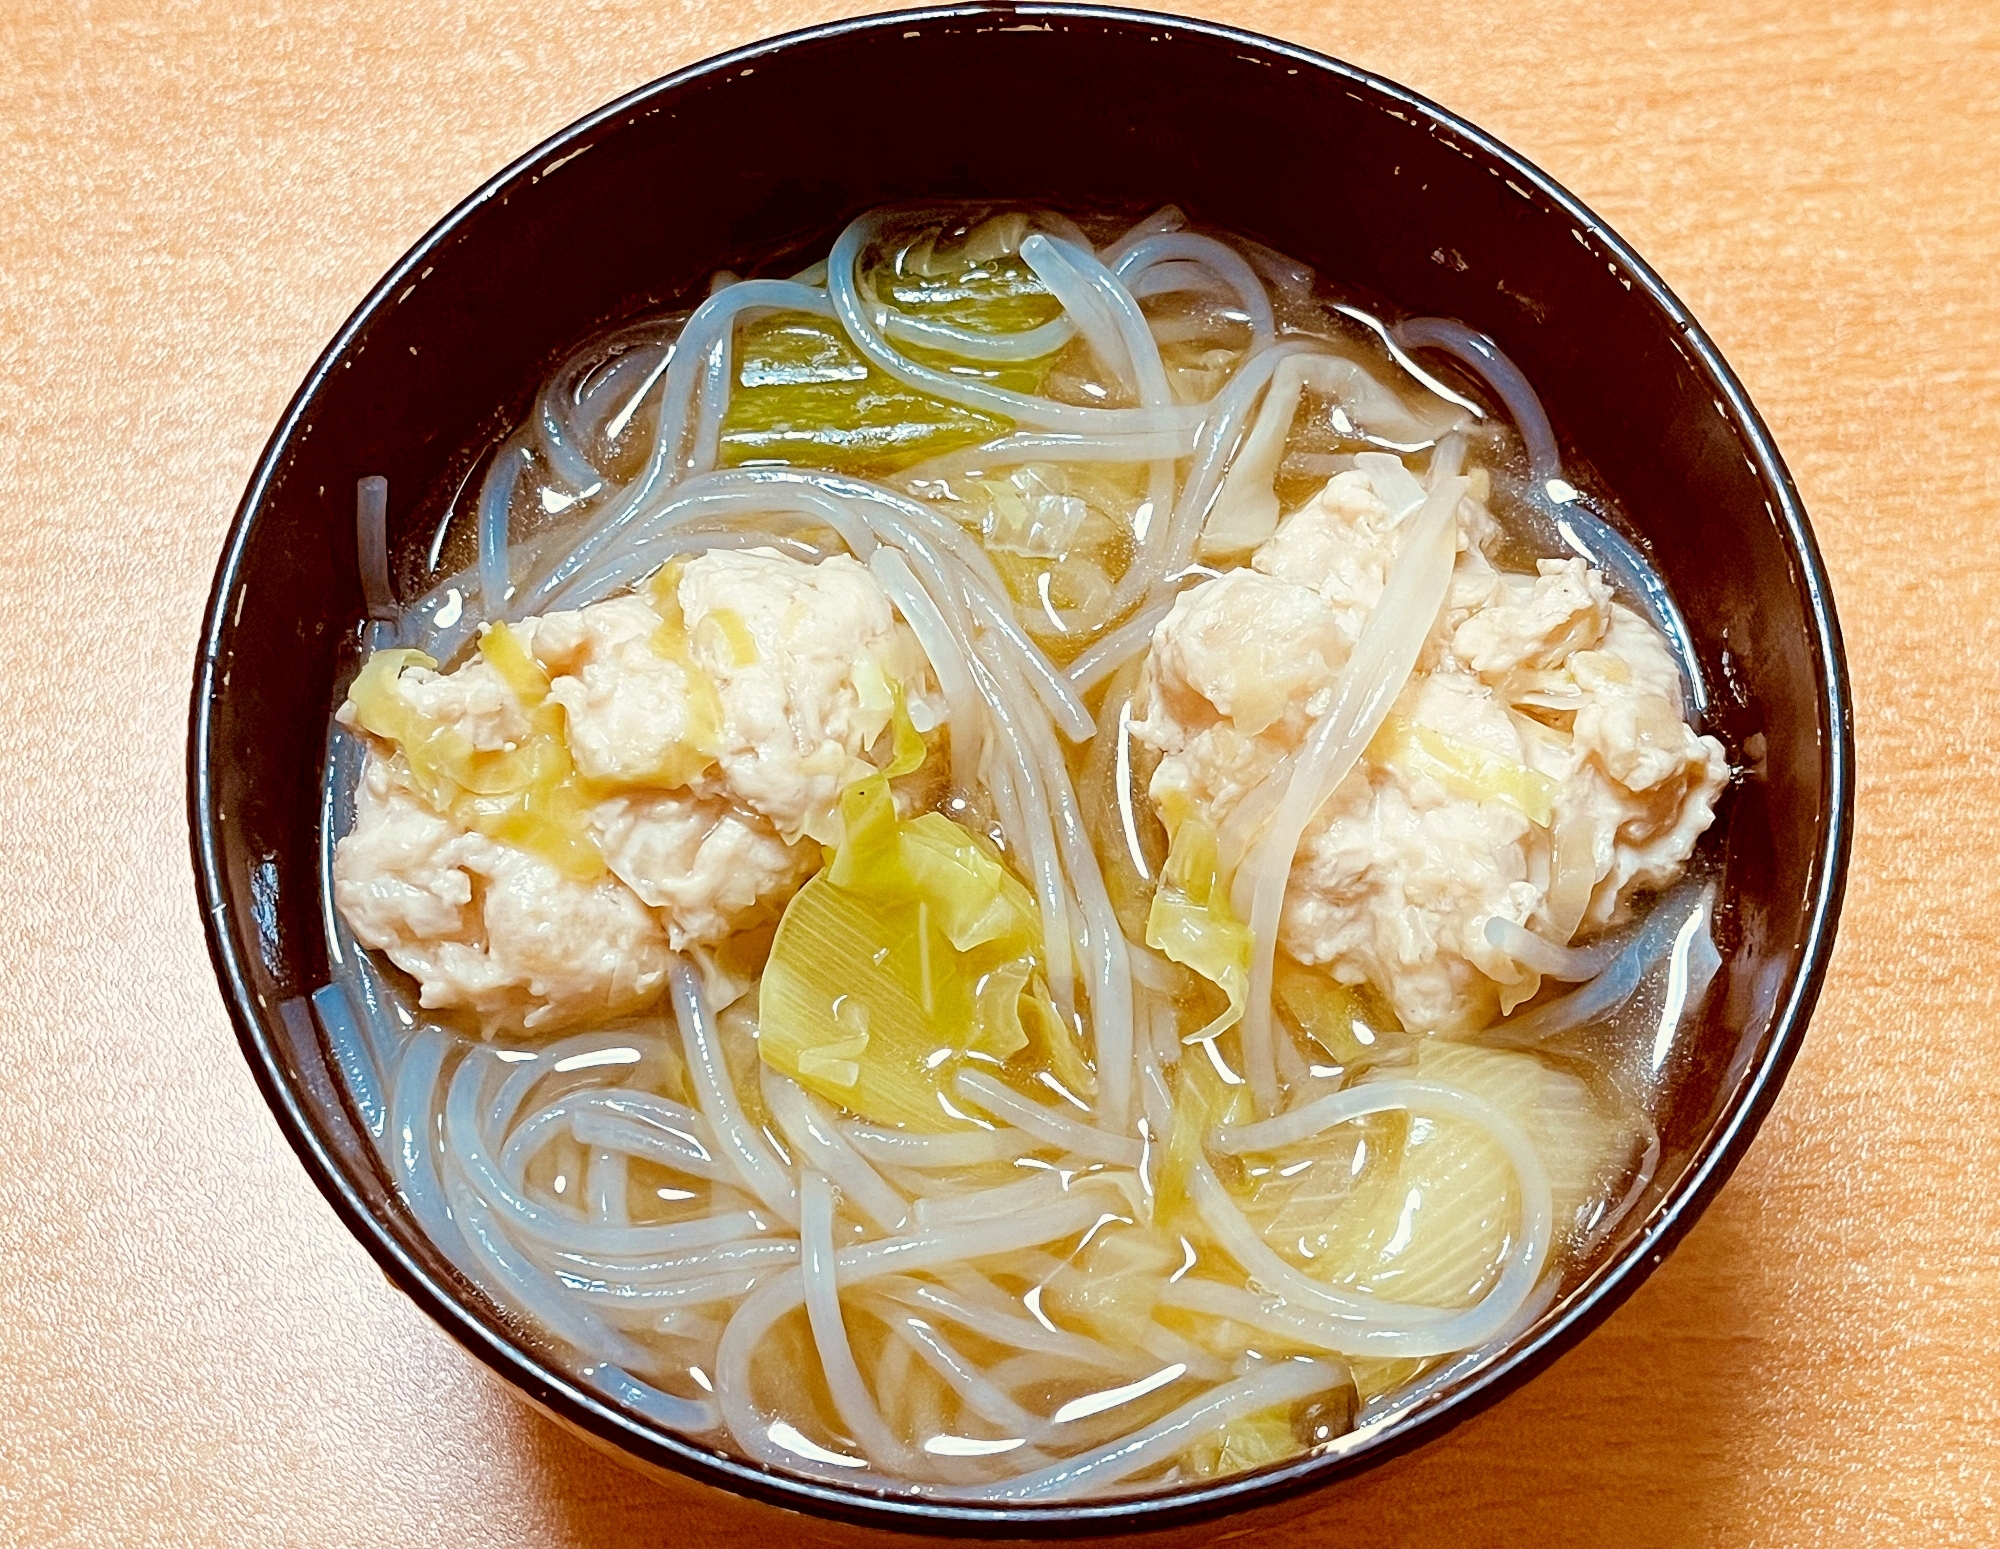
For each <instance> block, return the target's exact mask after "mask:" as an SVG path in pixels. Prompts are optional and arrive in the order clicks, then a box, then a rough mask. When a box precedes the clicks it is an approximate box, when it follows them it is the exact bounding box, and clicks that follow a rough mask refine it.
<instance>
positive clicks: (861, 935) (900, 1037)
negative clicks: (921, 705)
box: [758, 766, 1057, 1131]
mask: <svg viewBox="0 0 2000 1549" xmlns="http://www.w3.org/2000/svg"><path fill="white" fill-rule="evenodd" d="M892 767H893V766H892ZM840 810H841V819H842V823H843V825H844V831H845V832H844V837H843V838H842V840H841V842H840V844H839V846H838V847H837V848H836V849H835V850H834V851H833V853H832V855H831V857H830V860H829V862H828V864H827V866H826V868H825V869H824V870H823V871H821V872H820V873H819V875H818V876H816V877H814V878H813V879H812V880H811V881H810V882H808V883H807V884H806V885H805V887H804V888H803V889H801V890H800V892H799V894H798V896H797V897H796V898H794V899H793V900H792V902H791V905H790V906H789V907H788V908H787V909H786V910H785V915H784V918H783V920H782V921H781V922H780V923H779V926H778V932H777V935H776V937H775V939H774V940H773V942H772V945H771V957H770V961H769V963H768V964H767V965H766V967H765V970H764V981H763V991H762V995H761V998H760V1001H759V1008H760V1012H761V1027H760V1031H759V1037H758V1047H759V1048H760V1049H761V1050H762V1052H763V1057H764V1059H765V1061H766V1062H767V1063H768V1064H770V1065H771V1066H772V1067H773V1068H775V1069H777V1070H780V1071H782V1072H784V1073H785V1074H786V1075H788V1076H790V1077H792V1079H793V1080H795V1081H797V1082H799V1084H800V1085H802V1086H805V1087H807V1088H809V1089H810V1090H812V1091H815V1092H817V1093H819V1094H820V1095H821V1096H823V1097H825V1098H827V1099H829V1100H830V1101H833V1102H836V1103H839V1104H841V1105H842V1106H843V1107H846V1108H848V1109H851V1110H852V1111H853V1112H855V1113H858V1114H861V1115H863V1116H864V1117H867V1118H870V1119H874V1120H876V1121H878V1122H881V1123H890V1124H903V1125H908V1126H909V1127H911V1128H912V1129H918V1130H931V1131H937V1130H947V1129H954V1128H964V1127H966V1126H967V1125H968V1122H969V1121H967V1120H966V1119H965V1118H964V1117H963V1116H962V1114H960V1113H959V1112H958V1111H957V1110H956V1109H954V1108H953V1107H952V1106H951V1105H950V1102H949V1100H948V1099H947V1098H946V1097H945V1096H944V1093H945V1092H946V1091H947V1090H948V1083H949V1081H950V1078H951V1075H952V1073H953V1069H954V1067H955V1066H956V1064H957V1062H958V1061H959V1060H960V1059H962V1058H964V1057H966V1056H968V1055H977V1056H980V1057H982V1058H983V1059H985V1060H987V1061H990V1062H994V1063H999V1062H1004V1061H1005V1060H1007V1059H1008V1058H1009V1057H1010V1056H1012V1055H1014V1054H1016V1053H1018V1052H1019V1051H1020V1050H1022V1049H1023V1048H1025V1047H1026V1046H1027V1045H1028V1042H1029V1038H1030V1034H1029V1030H1028V1024H1030V1023H1034V1024H1038V1025H1037V1032H1038V1033H1039V1034H1041V1035H1042V1037H1043V1038H1044V1039H1045V1040H1046V1039H1047V1038H1049V1037H1052V1036H1057V1034H1056V1033H1055V1031H1054V1030H1053V1029H1050V1028H1049V1027H1048V1026H1047V1025H1046V1024H1047V1023H1048V1022H1049V1021H1050V1020H1051V1019H1052V1018H1053V1017H1054V1010H1053V1008H1052V1007H1050V1006H1049V1004H1048V1002H1047V997H1046V991H1045V990H1043V989H1042V987H1041V984H1040V972H1041V960H1040V957H1039V943H1040V941H1041V935H1042V927H1041V921H1040V919H1039V918H1038V917H1037V915H1036V913H1035V906H1034V900H1033V898H1032V896H1031V895H1030V894H1029V892H1028V890H1027V888H1026V887H1024V886H1023V885H1022V884H1021V883H1020V882H1019V881H1018V880H1016V879H1015V878H1014V877H1013V876H1012V875H1011V874H1010V873H1009V872H1008V870H1007V868H1006V867H1005V866H1004V865H1003V864H1002V863H1001V861H1000V858H999V856H998V855H996V854H994V853H993V851H992V849H991V847H990V846H989V845H988V844H987V843H986V842H985V841H983V840H981V839H980V838H979V837H978V836H977V835H975V834H974V833H973V832H972V831H971V830H970V829H967V828H964V827H962V826H960V825H959V824H957V823H954V822H952V821H951V819H949V818H947V817H945V816H944V815H942V814H941V813H936V812H927V813H924V814H923V815H922V816H920V817H916V818H907V819H905V818H898V817H897V816H896V808H895V801H894V798H893V797H892V796H891V794H890V791H889V782H888V778H887V776H886V775H876V776H873V777H871V778H868V779H865V780H861V781H859V782H857V783H856V784H855V785H853V786H851V787H849V788H848V790H847V792H846V794H845V795H844V796H843V797H842V798H841V804H840Z"/></svg>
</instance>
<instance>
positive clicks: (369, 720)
mask: <svg viewBox="0 0 2000 1549" xmlns="http://www.w3.org/2000/svg"><path fill="white" fill-rule="evenodd" d="M479 649H480V654H481V655H482V656H484V657H485V658H486V660H487V661H488V662H489V663H490V664H491V665H492V666H493V668H494V670H495V671H496V672H497V673H498V674H499V675H500V677H501V679H502V681H503V682H505V683H506V684H507V686H508V688H509V689H510V690H511V691H512V693H513V694H514V696H515V697H516V698H517V699H518V700H520V702H521V707H522V710H523V711H524V712H525V714H526V716H527V720H528V727H529V731H528V735H527V736H526V737H524V738H523V739H521V741H519V742H518V743H516V744H515V746H514V747H512V748H511V749H506V750H500V749H479V748H475V747H474V746H473V745H472V743H471V742H470V740H468V739H467V737H466V736H465V734H464V733H463V732H462V731H460V730H459V729H458V728H457V727H456V726H454V725H451V724H449V723H447V722H442V721H438V720H436V719H434V718H432V717H430V716H427V715H425V714H423V713H422V712H421V711H420V710H418V709H417V708H416V706H415V705H413V704H411V703H410V701H409V700H408V699H406V698H405V697H403V696H402V695H401V694H398V693H397V692H396V680H397V679H398V678H399V677H401V675H402V674H403V672H404V671H405V670H406V669H407V668H410V667H435V666H436V663H435V662H434V661H432V659H431V658H430V657H428V656H424V655H422V654H421V653H420V652H417V651H409V650H387V651H377V652H376V653H375V654H374V655H373V656H372V657H370V658H369V659H368V663H367V665H366V666H364V667H363V668H362V669H361V673H360V675H359V676H358V677H356V679H355V680H354V686H353V687H352V688H351V689H349V690H348V698H349V700H350V701H351V702H352V703H353V705H354V713H355V720H356V722H357V723H358V724H359V725H360V726H361V728H362V729H363V730H364V731H367V732H369V733H370V734H371V735H373V736H376V737H380V738H382V739H383V740H385V741H388V742H393V743H394V744H395V745H396V747H397V748H398V749H399V750H400V752H401V753H402V755H403V759H404V762H405V763H406V764H407V765H408V767H409V770H410V776H411V780H412V782H413V783H414V784H415V785H416V787H417V789H418V790H419V791H420V792H421V793H422V794H423V795H424V797H425V798H426V799H427V800H428V801H429V802H430V803H431V804H432V806H433V807H435V808H436V809H437V810H438V811H440V812H444V813H448V814H449V815H450V816H451V817H452V818H453V819H454V820H455V821H457V822H458V823H460V824H462V825H463V826H464V827H466V828H468V829H471V830H472V831H473V832H475V833H480V834H484V835H486V837H488V838H489V839H495V840H498V841H500V842H501V843H503V844H509V845H512V846H513V847H514V848H516V849H519V850H525V851H527V852H528V853H530V854H533V855H538V856H540V857H541V858H542V859H544V860H546V861H548V862H549V863H550V864H551V865H553V866H555V867H556V868H557V869H558V870H560V871H561V872H562V873H563V874H564V875H565V876H569V877H574V878H576V879H577V880H579V881H585V882H588V881H594V880H595V879H596V878H598V877H601V876H602V875H603V874H604V857H603V856H602V855H600V854H599V853H598V850H597V846H596V845H595V844H593V843H592V842H591V840H590V837H589V835H588V833H587V832H586V831H585V829H584V821H583V819H584V814H585V812H586V811H587V810H588V809H589V807H590V806H591V804H592V798H591V796H590V795H589V793H587V792H585V791H584V790H583V789H582V787H581V784H580V782H579V780H578V778H577V775H576V766H575V764H574V763H573V762H572V760H571V758H570V753H569V744H568V742H567V740H566V739H565V737H564V722H563V714H562V709H561V707H560V706H559V705H556V704H554V703H552V702H550V701H549V699H548V688H549V680H548V674H547V673H546V672H544V671H543V670H542V667H541V664H540V663H539V662H537V661H535V659H534V658H533V656H531V655H530V654H529V653H528V651H527V650H526V649H525V648H524V647H523V646H522V645H521V642H520V639H519V637H518V636H516V635H515V634H514V632H513V631H512V630H510V629H509V628H508V627H507V626H506V625H505V624H495V625H491V626H489V627H488V628H487V629H486V630H485V631H484V632H483V633H482V635H481V637H480V643H479Z"/></svg>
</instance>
